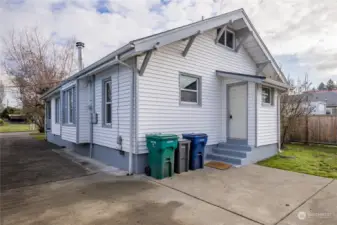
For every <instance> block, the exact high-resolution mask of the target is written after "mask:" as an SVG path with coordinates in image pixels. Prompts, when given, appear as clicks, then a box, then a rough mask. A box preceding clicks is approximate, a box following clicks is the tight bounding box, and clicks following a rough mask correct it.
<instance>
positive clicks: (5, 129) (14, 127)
mask: <svg viewBox="0 0 337 225" xmlns="http://www.w3.org/2000/svg"><path fill="white" fill-rule="evenodd" d="M29 127H30V126H29V124H10V123H5V124H4V125H2V126H0V133H10V132H23V131H30V130H29Z"/></svg>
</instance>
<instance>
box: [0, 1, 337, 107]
mask: <svg viewBox="0 0 337 225" xmlns="http://www.w3.org/2000/svg"><path fill="white" fill-rule="evenodd" d="M238 8H244V9H245V11H246V12H247V14H248V16H249V17H250V19H251V20H252V22H253V24H254V26H255V27H256V29H257V31H258V32H259V34H260V36H261V37H262V39H263V40H264V42H265V43H266V45H267V47H268V48H269V50H270V51H271V53H272V54H273V56H274V57H275V59H276V61H277V62H278V63H279V65H280V66H281V67H282V70H283V71H284V74H285V75H286V76H288V75H290V76H292V77H293V78H294V79H296V80H297V78H298V77H300V78H302V79H303V76H304V74H305V73H308V74H309V79H310V80H311V81H312V82H313V83H314V84H315V86H317V84H318V83H320V82H321V81H324V82H326V81H327V80H328V79H329V78H332V79H334V80H337V42H336V40H337V0H64V1H62V0H0V21H1V29H0V36H2V35H5V34H6V33H7V32H8V31H9V30H12V29H24V28H29V27H38V28H39V30H40V31H41V32H43V34H44V35H46V36H49V35H53V37H54V38H55V40H59V41H62V40H65V39H68V38H70V37H75V38H76V40H80V41H83V42H84V43H85V45H86V47H85V50H84V63H85V65H89V64H91V63H92V62H94V61H96V60H98V59H99V58H101V57H103V56H104V55H106V54H108V53H110V52H112V51H113V50H114V49H116V48H117V47H120V46H121V45H122V44H125V43H127V42H129V41H130V40H133V39H135V38H139V37H143V36H146V35H150V34H153V33H156V32H160V31H163V30H166V29H170V28H174V27H177V26H181V25H185V24H188V23H191V22H195V21H198V20H200V19H201V17H202V16H204V17H205V18H209V17H211V16H214V15H218V14H221V13H224V12H228V11H231V10H235V9H238ZM0 51H1V45H0ZM0 56H1V55H0ZM1 71H2V70H0V73H1ZM1 76H2V77H1V78H0V79H2V80H4V79H5V78H4V77H3V72H2V74H1ZM7 84H8V83H7ZM7 93H9V92H8V91H7ZM10 102H14V100H13V99H12V98H11V97H10ZM10 104H11V103H10ZM13 104H14V103H13Z"/></svg>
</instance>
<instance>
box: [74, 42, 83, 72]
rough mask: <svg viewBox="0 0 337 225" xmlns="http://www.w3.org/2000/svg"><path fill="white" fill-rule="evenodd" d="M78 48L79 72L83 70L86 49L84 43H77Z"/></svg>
mask: <svg viewBox="0 0 337 225" xmlns="http://www.w3.org/2000/svg"><path fill="white" fill-rule="evenodd" d="M76 47H77V50H78V70H79V71H80V70H82V69H83V59H82V48H84V43H83V42H80V41H78V42H76Z"/></svg>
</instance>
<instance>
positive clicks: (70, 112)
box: [66, 88, 74, 124]
mask: <svg viewBox="0 0 337 225" xmlns="http://www.w3.org/2000/svg"><path fill="white" fill-rule="evenodd" d="M73 91H74V89H73V88H69V90H67V91H66V93H67V98H68V102H67V104H68V105H67V106H68V107H67V110H68V111H67V113H68V121H67V124H74V118H73V117H74V116H73V113H74V109H73V108H72V107H74V93H73ZM70 118H71V119H70Z"/></svg>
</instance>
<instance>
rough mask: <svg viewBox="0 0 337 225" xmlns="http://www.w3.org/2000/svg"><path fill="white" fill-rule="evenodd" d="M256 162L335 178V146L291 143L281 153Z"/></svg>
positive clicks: (336, 177) (336, 158)
mask: <svg viewBox="0 0 337 225" xmlns="http://www.w3.org/2000/svg"><path fill="white" fill-rule="evenodd" d="M258 164H259V165H262V166H268V167H272V168H278V169H283V170H289V171H294V172H299V173H306V174H311V175H316V176H321V177H329V178H335V179H337V147H336V146H322V145H311V146H307V145H300V144H291V145H287V149H285V150H284V151H283V152H282V153H281V154H278V155H276V156H274V157H271V158H269V159H266V160H263V161H260V162H258Z"/></svg>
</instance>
